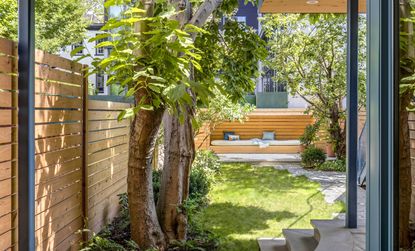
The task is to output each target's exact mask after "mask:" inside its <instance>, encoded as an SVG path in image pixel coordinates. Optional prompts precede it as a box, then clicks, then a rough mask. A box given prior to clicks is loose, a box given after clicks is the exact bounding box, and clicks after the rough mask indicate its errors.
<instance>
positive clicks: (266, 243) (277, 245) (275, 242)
mask: <svg viewBox="0 0 415 251" xmlns="http://www.w3.org/2000/svg"><path fill="white" fill-rule="evenodd" d="M257 241H258V246H259V250H260V251H288V249H287V246H286V245H285V239H284V238H258V240H257Z"/></svg>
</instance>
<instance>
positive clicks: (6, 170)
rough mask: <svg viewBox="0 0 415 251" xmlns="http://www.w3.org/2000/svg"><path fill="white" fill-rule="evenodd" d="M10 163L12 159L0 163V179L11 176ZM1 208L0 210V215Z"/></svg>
mask: <svg viewBox="0 0 415 251" xmlns="http://www.w3.org/2000/svg"><path fill="white" fill-rule="evenodd" d="M12 163H13V161H7V162H2V163H0V180H4V179H10V178H11V177H12ZM1 212H3V211H2V210H0V215H1Z"/></svg>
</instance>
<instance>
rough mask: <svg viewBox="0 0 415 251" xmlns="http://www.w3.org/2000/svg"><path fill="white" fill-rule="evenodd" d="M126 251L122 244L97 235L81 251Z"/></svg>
mask: <svg viewBox="0 0 415 251" xmlns="http://www.w3.org/2000/svg"><path fill="white" fill-rule="evenodd" d="M109 250H114V251H126V249H125V248H124V247H123V246H121V245H120V244H118V243H116V242H114V241H112V240H110V239H107V238H104V237H101V236H99V235H95V236H94V237H93V238H92V239H91V240H90V241H89V243H88V245H87V246H86V247H84V248H82V249H81V251H109Z"/></svg>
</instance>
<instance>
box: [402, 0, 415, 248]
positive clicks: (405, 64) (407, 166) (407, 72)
mask: <svg viewBox="0 0 415 251" xmlns="http://www.w3.org/2000/svg"><path fill="white" fill-rule="evenodd" d="M412 10H413V9H412V7H411V5H410V4H409V2H408V1H401V4H400V15H401V18H409V17H411V15H412ZM401 32H403V33H405V34H407V35H406V36H403V37H401V39H403V40H406V41H402V42H403V45H404V47H401V48H402V49H401V55H400V56H401V62H402V63H401V67H400V77H401V79H403V78H406V77H408V76H412V75H413V74H414V68H415V47H414V44H413V40H412V39H413V33H414V27H413V23H412V22H408V21H401ZM405 84H409V83H405ZM412 84H413V83H412ZM401 91H402V90H401ZM412 97H413V90H412V89H407V90H405V91H404V92H403V93H401V95H400V100H399V244H400V246H401V247H402V248H410V247H411V244H412V243H411V240H410V231H409V217H410V211H411V194H412V173H411V152H410V149H411V144H410V135H409V125H408V116H409V113H408V110H407V108H408V106H409V104H410V102H411V99H412Z"/></svg>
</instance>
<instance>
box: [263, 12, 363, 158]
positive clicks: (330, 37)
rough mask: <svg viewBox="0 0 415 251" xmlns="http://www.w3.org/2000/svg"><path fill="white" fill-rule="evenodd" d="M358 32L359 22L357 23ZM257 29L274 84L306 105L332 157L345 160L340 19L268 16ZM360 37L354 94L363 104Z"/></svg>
mask: <svg viewBox="0 0 415 251" xmlns="http://www.w3.org/2000/svg"><path fill="white" fill-rule="evenodd" d="M360 25H361V27H362V29H361V30H365V28H364V23H363V19H361V23H360ZM263 27H264V29H265V33H266V35H267V37H268V41H269V42H268V46H269V48H270V50H271V56H270V58H269V62H268V66H269V68H271V69H275V70H276V77H275V80H276V81H277V82H281V83H287V84H288V87H289V91H290V92H291V94H292V95H299V96H301V97H302V98H303V99H305V100H306V101H307V102H308V103H309V104H310V107H309V110H311V112H312V113H313V116H315V117H316V118H317V120H318V121H322V122H323V123H324V122H325V124H326V127H327V129H328V131H329V141H330V142H332V143H333V144H334V148H335V149H334V150H335V152H336V154H337V156H338V157H344V156H345V143H346V142H345V130H344V127H343V126H342V125H341V124H342V122H344V121H345V107H344V106H343V105H342V103H343V101H344V100H345V97H346V86H347V85H346V51H347V50H346V41H347V32H346V16H345V15H292V14H289V15H286V14H278V15H268V16H266V17H265V18H264V21H263ZM364 53H365V36H364V34H360V64H359V74H360V75H359V81H360V83H359V91H360V103H361V104H362V105H363V104H364V102H365V78H366V77H365V56H364Z"/></svg>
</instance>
